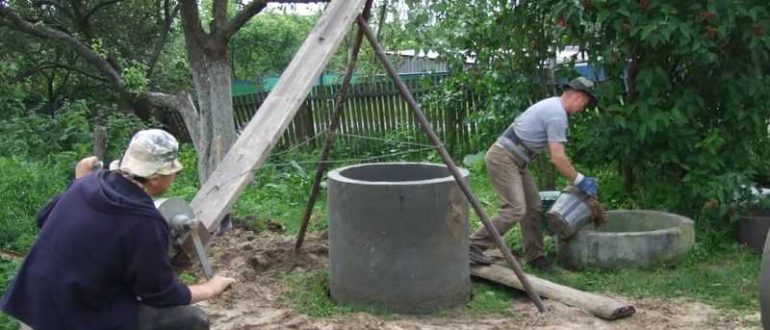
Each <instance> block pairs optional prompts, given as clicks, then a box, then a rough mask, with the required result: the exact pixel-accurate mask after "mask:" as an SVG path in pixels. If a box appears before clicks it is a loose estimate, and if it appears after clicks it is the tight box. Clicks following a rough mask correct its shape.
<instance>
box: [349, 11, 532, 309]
mask: <svg viewBox="0 0 770 330" xmlns="http://www.w3.org/2000/svg"><path fill="white" fill-rule="evenodd" d="M357 20H358V26H359V31H363V32H364V35H366V38H367V39H369V43H370V44H371V45H372V48H373V49H374V52H375V53H376V54H377V57H379V58H380V60H381V61H382V64H383V65H384V66H385V69H386V70H387V71H388V74H390V76H391V77H392V78H393V81H395V83H396V85H397V86H398V90H399V92H400V93H401V96H402V97H404V99H405V100H406V101H407V103H408V104H409V107H411V108H412V110H413V111H414V114H415V117H416V118H417V120H418V121H419V122H420V125H422V128H423V129H424V130H425V133H426V134H427V135H428V138H430V140H431V141H432V142H433V144H434V145H435V146H436V149H437V151H438V153H439V155H440V156H441V159H443V160H444V164H446V166H447V168H448V169H449V171H450V172H451V173H452V176H454V178H455V181H457V184H458V185H459V186H460V189H461V190H462V191H463V193H464V194H465V197H467V198H468V201H469V202H470V203H471V206H473V209H474V210H475V211H476V214H477V215H478V216H479V218H480V219H481V222H482V223H483V224H484V228H486V229H487V231H488V232H489V233H490V234H492V239H493V240H494V242H495V244H496V245H497V248H498V249H500V251H501V252H502V253H503V256H505V260H506V261H507V262H508V265H509V266H511V269H513V272H514V273H516V277H518V278H519V281H521V284H522V285H523V286H524V289H526V291H527V294H528V295H529V298H530V299H532V301H533V302H534V303H535V305H536V306H537V309H538V310H539V311H540V312H544V311H545V306H544V305H543V301H542V300H540V296H539V295H538V294H537V292H535V289H534V288H533V287H532V285H531V284H530V283H529V280H528V279H527V277H526V276H525V274H524V272H523V271H522V269H521V266H520V265H519V263H518V262H517V261H516V259H515V258H514V257H513V254H511V251H510V250H509V249H508V246H507V245H505V242H504V241H503V238H502V237H501V236H500V233H498V232H497V229H495V227H494V226H493V225H492V223H491V222H490V221H489V217H487V214H486V212H484V209H483V208H482V207H481V203H479V201H478V199H477V198H476V196H475V195H474V194H473V192H472V191H471V188H470V186H468V183H466V182H465V181H463V178H462V175H461V174H460V171H459V170H458V169H457V166H455V164H454V161H453V160H452V157H451V156H449V152H447V150H446V148H445V147H444V145H443V144H442V142H441V140H440V139H439V137H438V136H437V135H436V133H435V132H434V131H433V127H432V126H431V124H430V122H429V121H428V119H427V118H426V117H425V114H424V113H423V112H422V110H421V109H420V105H419V104H417V101H416V100H415V99H414V96H412V93H411V92H410V91H409V89H408V88H407V87H406V85H405V84H404V82H403V81H401V77H399V76H398V73H397V72H396V69H395V68H393V65H392V64H391V63H390V61H389V60H388V57H387V55H386V54H385V50H383V49H382V46H381V45H380V43H379V42H378V41H377V38H376V37H375V36H374V34H373V33H372V31H371V29H370V28H369V25H368V24H367V23H366V20H365V19H364V18H363V17H361V16H358V19H357Z"/></svg>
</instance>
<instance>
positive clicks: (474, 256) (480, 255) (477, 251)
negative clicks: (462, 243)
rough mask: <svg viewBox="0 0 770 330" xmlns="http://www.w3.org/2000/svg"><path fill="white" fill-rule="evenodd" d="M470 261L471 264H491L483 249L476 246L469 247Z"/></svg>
mask: <svg viewBox="0 0 770 330" xmlns="http://www.w3.org/2000/svg"><path fill="white" fill-rule="evenodd" d="M470 259H471V263H472V264H476V265H482V266H486V265H489V264H491V263H492V260H489V258H487V256H485V255H484V249H482V248H481V247H480V246H478V245H476V244H471V246H470Z"/></svg>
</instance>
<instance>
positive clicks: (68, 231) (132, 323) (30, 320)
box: [0, 171, 190, 330]
mask: <svg viewBox="0 0 770 330" xmlns="http://www.w3.org/2000/svg"><path fill="white" fill-rule="evenodd" d="M38 224H39V225H40V226H41V230H40V235H39V236H38V239H37V241H36V242H35V244H34V245H33V246H32V249H31V250H30V251H29V254H28V255H27V258H26V260H24V264H23V265H22V266H21V270H20V271H19V273H18V274H17V275H16V278H14V280H13V282H11V284H10V285H9V286H8V288H7V290H6V293H5V295H4V296H3V299H2V301H0V308H2V310H3V311H4V312H6V313H8V314H9V315H11V316H13V317H15V318H17V319H19V320H20V321H22V322H24V323H25V324H27V325H29V326H31V327H32V328H33V329H36V330H49V329H62V330H64V329H100V330H102V329H131V330H134V329H136V322H137V312H138V307H139V304H147V305H148V306H152V307H170V306H178V305H186V304H189V303H190V290H189V289H188V288H187V286H186V285H184V284H182V283H179V282H178V281H177V279H176V276H175V274H174V271H173V269H172V267H171V264H170V262H169V259H168V249H169V228H168V225H167V224H166V221H165V220H164V219H163V217H162V216H161V215H160V213H159V212H158V211H157V209H156V208H155V206H154V204H153V201H152V199H151V198H150V196H149V195H147V193H145V192H144V191H143V190H142V189H141V188H139V187H138V186H137V185H136V184H134V183H132V182H130V181H128V180H127V179H126V178H124V177H123V176H121V175H120V174H118V173H115V172H110V171H102V172H98V173H93V174H89V175H87V176H85V177H83V178H80V179H78V180H76V181H75V182H74V183H73V184H72V186H71V187H70V188H69V189H68V190H67V191H66V192H64V193H63V194H62V195H60V196H59V197H58V198H57V199H55V200H54V201H53V202H51V203H50V204H49V205H47V206H46V207H45V208H43V210H42V211H41V212H40V214H39V218H38Z"/></svg>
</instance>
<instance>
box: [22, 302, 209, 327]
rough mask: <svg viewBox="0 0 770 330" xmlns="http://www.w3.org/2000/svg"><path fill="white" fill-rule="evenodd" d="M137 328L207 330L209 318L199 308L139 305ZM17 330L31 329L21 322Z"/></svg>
mask: <svg viewBox="0 0 770 330" xmlns="http://www.w3.org/2000/svg"><path fill="white" fill-rule="evenodd" d="M136 328H137V329H138V330H209V318H208V317H207V316H206V313H204V312H203V311H202V310H201V309H200V308H198V307H194V306H189V305H187V306H174V307H166V308H155V307H150V306H147V305H139V321H138V322H137V324H136ZM19 330H33V329H32V328H30V327H29V326H27V325H26V324H24V323H21V324H20V326H19Z"/></svg>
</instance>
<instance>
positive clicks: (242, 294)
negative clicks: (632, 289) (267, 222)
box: [199, 228, 759, 330]
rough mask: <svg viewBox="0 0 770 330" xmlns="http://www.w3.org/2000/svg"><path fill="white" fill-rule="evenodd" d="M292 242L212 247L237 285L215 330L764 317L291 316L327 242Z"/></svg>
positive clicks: (555, 310) (664, 310)
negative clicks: (293, 294)
mask: <svg viewBox="0 0 770 330" xmlns="http://www.w3.org/2000/svg"><path fill="white" fill-rule="evenodd" d="M294 239H295V238H294V237H293V236H284V235H281V234H280V233H271V232H266V233H260V234H256V233H253V232H250V231H247V230H243V229H237V228H236V229H232V230H230V231H229V232H228V233H227V234H226V235H224V236H222V237H217V238H216V239H215V241H214V243H213V244H212V246H211V248H210V249H209V258H211V262H212V265H213V267H214V269H215V271H218V272H219V273H221V274H223V275H226V276H232V277H235V278H236V279H237V280H238V282H237V283H236V284H235V285H234V286H233V287H232V288H230V289H229V290H228V291H226V292H225V293H224V294H223V295H222V296H221V297H218V298H216V299H214V300H211V301H207V302H202V303H200V304H199V305H200V306H201V307H202V308H203V309H204V310H205V311H206V312H208V314H209V316H210V318H211V321H212V325H213V326H212V329H214V330H225V329H227V330H230V329H308V330H309V329H352V330H364V329H394V330H395V329H591V330H602V329H645V330H650V329H731V330H734V329H752V328H758V324H759V322H758V320H759V313H756V314H753V315H738V314H737V313H734V312H725V311H720V310H717V309H715V308H713V307H711V306H709V305H706V304H703V303H699V302H692V301H685V300H661V299H630V298H624V297H618V296H615V298H617V299H620V300H624V301H628V302H631V303H633V305H634V306H635V307H636V314H635V315H633V316H631V317H629V318H626V319H622V320H616V321H605V320H602V319H599V318H597V317H594V316H593V315H591V314H590V313H588V312H586V311H583V310H581V309H578V308H574V307H570V306H567V305H564V304H562V303H559V302H556V301H552V300H546V301H545V304H546V306H547V307H548V309H549V311H548V312H546V313H542V314H541V313H538V312H537V309H536V308H535V307H534V305H532V304H531V302H530V301H529V300H528V299H526V298H517V299H515V300H513V301H512V303H511V307H510V312H511V313H509V314H511V315H513V316H501V315H496V314H486V315H478V314H470V313H468V312H467V311H466V310H464V309H457V310H456V311H448V312H444V313H441V314H440V315H434V316H408V315H390V316H375V315H370V314H366V313H352V314H342V315H337V316H334V317H330V318H314V317H310V316H307V315H303V314H301V313H299V312H297V311H296V310H294V309H293V308H292V306H291V304H290V302H289V301H288V299H287V298H286V297H285V296H286V293H287V292H288V287H287V285H286V283H285V282H284V280H283V274H285V273H286V272H301V271H306V270H312V269H319V268H324V267H327V266H328V246H327V240H326V237H324V236H323V235H318V234H310V235H308V236H307V237H306V239H305V243H304V247H303V250H302V253H301V254H300V255H295V254H294V253H293V246H294Z"/></svg>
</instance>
